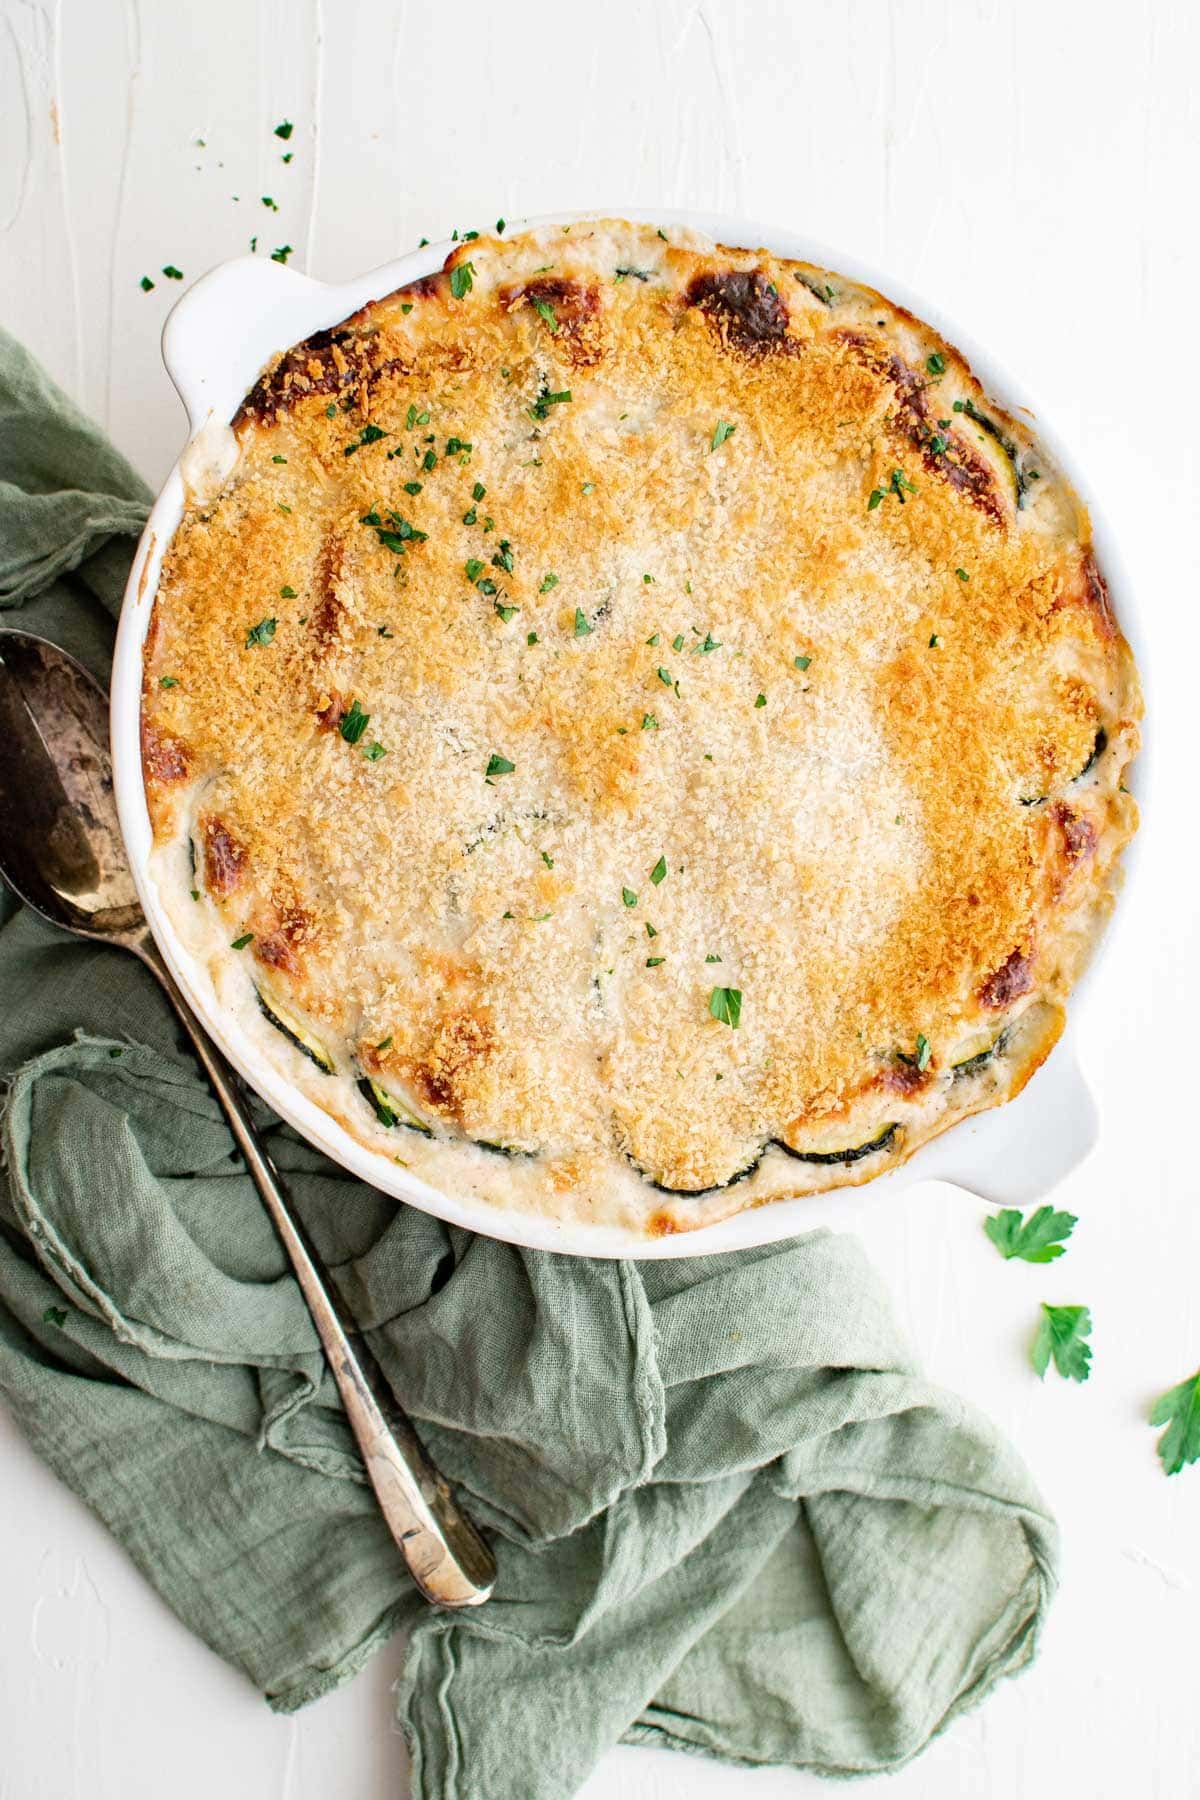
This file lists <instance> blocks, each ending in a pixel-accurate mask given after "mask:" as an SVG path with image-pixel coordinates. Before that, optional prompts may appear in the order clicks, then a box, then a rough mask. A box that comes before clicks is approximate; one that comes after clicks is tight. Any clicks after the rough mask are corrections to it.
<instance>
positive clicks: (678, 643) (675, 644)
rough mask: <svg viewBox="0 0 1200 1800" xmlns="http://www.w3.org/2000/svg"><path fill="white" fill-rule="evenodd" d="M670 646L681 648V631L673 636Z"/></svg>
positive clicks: (674, 648) (676, 648)
mask: <svg viewBox="0 0 1200 1800" xmlns="http://www.w3.org/2000/svg"><path fill="white" fill-rule="evenodd" d="M671 648H672V650H682V649H683V633H682V632H680V634H679V636H678V637H677V638H674V639H673V640H672V643H671Z"/></svg>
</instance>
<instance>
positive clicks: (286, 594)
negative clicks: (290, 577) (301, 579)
mask: <svg viewBox="0 0 1200 1800" xmlns="http://www.w3.org/2000/svg"><path fill="white" fill-rule="evenodd" d="M279 598H280V599H281V600H294V599H295V598H296V590H295V588H293V587H281V588H280V590H279Z"/></svg>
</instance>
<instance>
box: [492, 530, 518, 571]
mask: <svg viewBox="0 0 1200 1800" xmlns="http://www.w3.org/2000/svg"><path fill="white" fill-rule="evenodd" d="M492 567H493V568H494V569H503V570H504V573H505V574H506V575H511V574H512V572H513V553H512V545H511V544H510V543H509V541H508V539H507V538H501V539H500V548H499V549H498V550H497V552H496V554H495V556H493V558H492Z"/></svg>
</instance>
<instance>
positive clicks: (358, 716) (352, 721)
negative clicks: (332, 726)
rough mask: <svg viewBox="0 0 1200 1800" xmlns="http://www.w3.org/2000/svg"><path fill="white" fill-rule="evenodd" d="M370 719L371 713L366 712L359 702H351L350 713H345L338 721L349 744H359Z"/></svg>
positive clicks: (339, 728) (340, 729)
mask: <svg viewBox="0 0 1200 1800" xmlns="http://www.w3.org/2000/svg"><path fill="white" fill-rule="evenodd" d="M370 717H371V715H370V713H369V712H364V711H363V709H362V707H361V706H360V705H359V704H358V701H357V700H352V701H351V702H350V708H349V711H348V712H344V713H343V714H342V716H341V718H340V719H339V720H338V730H339V731H340V732H341V734H342V736H343V737H344V738H345V740H346V742H347V743H348V744H357V742H358V740H359V738H360V737H361V736H362V734H363V732H364V731H365V730H366V729H367V724H368V721H369V720H370Z"/></svg>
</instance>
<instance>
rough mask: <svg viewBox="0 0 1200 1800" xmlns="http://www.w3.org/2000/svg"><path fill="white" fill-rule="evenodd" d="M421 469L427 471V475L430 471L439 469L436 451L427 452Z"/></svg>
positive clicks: (422, 459) (422, 460)
mask: <svg viewBox="0 0 1200 1800" xmlns="http://www.w3.org/2000/svg"><path fill="white" fill-rule="evenodd" d="M421 467H422V468H423V469H424V470H425V472H426V473H427V474H428V472H429V470H430V469H436V468H437V453H436V451H434V450H427V451H426V452H425V454H424V456H423V457H422V458H421Z"/></svg>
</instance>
